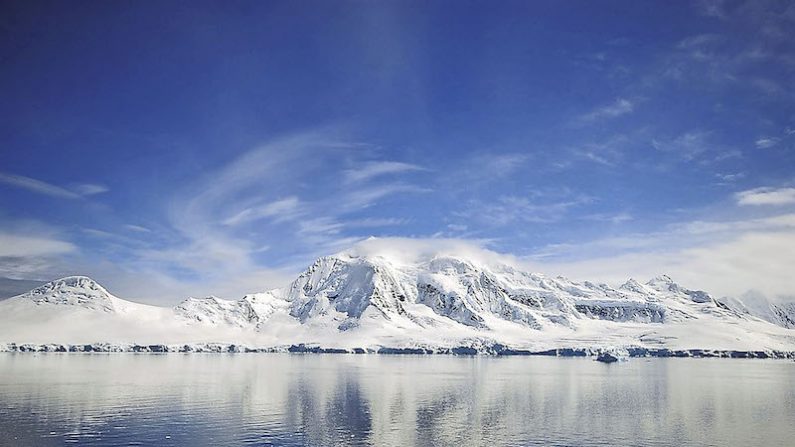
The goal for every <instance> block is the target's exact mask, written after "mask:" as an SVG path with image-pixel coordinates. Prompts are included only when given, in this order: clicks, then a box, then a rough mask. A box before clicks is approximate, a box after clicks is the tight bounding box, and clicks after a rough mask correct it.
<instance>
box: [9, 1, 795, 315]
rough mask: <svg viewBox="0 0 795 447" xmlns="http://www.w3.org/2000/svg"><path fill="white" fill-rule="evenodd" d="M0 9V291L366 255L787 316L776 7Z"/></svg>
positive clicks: (786, 129) (792, 227) (275, 278)
mask: <svg viewBox="0 0 795 447" xmlns="http://www.w3.org/2000/svg"><path fill="white" fill-rule="evenodd" d="M0 8H2V9H0V17H2V18H0V33H1V34H0V36H1V38H0V60H1V61H2V69H0V81H1V82H0V97H2V101H0V116H2V117H3V119H2V120H1V121H0V276H6V277H11V278H36V279H50V278H52V277H55V276H61V275H65V274H75V273H80V274H88V275H91V276H93V277H95V278H96V279H98V280H100V282H103V283H105V284H107V285H109V286H110V288H111V289H112V290H113V291H115V292H116V293H117V294H119V295H122V296H126V297H131V298H136V299H140V300H143V301H147V302H164V301H169V302H171V301H173V300H176V299H178V298H180V297H184V296H186V295H188V294H194V295H195V294H209V293H215V294H219V295H222V296H226V297H229V298H234V297H235V295H236V294H238V293H243V292H245V291H254V290H262V289H265V288H267V287H271V286H277V285H281V284H282V283H284V281H286V280H288V279H289V278H290V277H291V276H292V275H293V274H294V273H295V272H297V271H299V270H300V269H301V268H302V267H303V266H304V265H306V264H308V263H309V262H311V261H312V259H313V258H314V257H316V256H319V255H323V254H330V253H334V252H337V251H339V250H342V249H344V248H347V247H349V246H351V245H352V244H355V243H356V242H357V241H360V240H362V239H363V238H367V237H369V236H377V237H382V238H384V237H390V238H412V239H416V240H421V241H425V242H426V243H428V244H434V241H443V240H447V241H450V240H454V241H461V242H462V243H467V244H473V245H477V246H481V247H486V248H488V249H490V250H494V251H497V252H500V253H505V254H509V255H512V256H514V257H515V259H517V260H519V261H520V262H523V263H526V264H527V266H528V268H530V267H532V268H534V269H537V270H541V271H544V272H547V273H550V274H558V273H563V274H568V275H572V276H575V277H578V278H579V277H589V275H590V276H592V277H594V278H596V279H605V280H617V278H619V277H627V276H631V275H645V274H653V273H663V270H664V271H667V272H673V273H675V274H676V273H678V274H679V276H681V277H684V278H685V279H686V280H689V281H691V282H698V284H689V285H692V286H694V287H698V286H702V287H705V288H706V287H707V286H711V287H713V289H718V292H721V293H739V292H740V291H742V290H746V289H749V288H755V289H760V290H763V291H765V292H766V293H769V294H772V295H787V294H795V290H792V289H793V288H795V286H793V284H792V283H791V279H790V276H789V275H790V272H791V267H792V266H793V265H795V258H793V256H795V255H793V254H791V253H793V252H795V217H793V216H795V214H793V213H795V189H793V186H795V90H793V88H792V86H793V85H795V31H793V30H795V4H793V3H792V2H768V1H749V2H740V1H729V2H723V1H709V2H693V3H687V2H637V1H627V2H620V1H618V2H617V1H608V2H589V1H581V2H565V3H560V2H552V1H550V2H509V1H506V2H453V1H435V2H408V1H401V2H387V1H378V2H365V1H356V2H339V1H338V2H327V1H318V2H313V1H304V2H161V3H157V4H154V3H149V2H80V3H64V2H22V1H18V2H4V3H3V5H2V7H0ZM393 240H394V241H396V242H395V243H396V244H398V245H399V244H400V239H393Z"/></svg>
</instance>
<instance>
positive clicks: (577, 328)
mask: <svg viewBox="0 0 795 447" xmlns="http://www.w3.org/2000/svg"><path fill="white" fill-rule="evenodd" d="M751 298H752V297H744V299H732V298H722V299H720V300H716V299H714V298H713V297H712V296H711V295H709V294H708V293H706V292H703V291H698V290H691V289H688V288H686V287H683V286H682V285H679V284H677V283H676V282H674V281H673V280H672V279H671V278H669V277H667V276H659V277H657V278H654V279H652V280H650V281H648V282H647V283H645V284H641V283H640V282H638V281H635V280H632V279H630V280H629V281H627V282H626V283H625V284H623V285H622V286H620V287H618V288H613V287H610V286H608V285H606V284H595V283H592V282H588V281H586V282H582V283H580V282H575V281H571V280H568V279H566V278H562V277H555V278H552V277H548V276H545V275H542V274H538V273H528V272H523V271H520V270H518V269H516V268H514V267H512V266H510V265H507V264H503V263H499V262H495V261H494V260H488V261H484V260H482V259H477V258H476V257H467V256H465V255H464V256H455V255H444V256H441V255H434V256H426V257H423V258H416V257H412V258H406V257H400V256H384V255H382V254H378V253H361V252H356V251H353V250H350V251H347V252H342V253H339V254H337V255H334V256H327V257H323V258H320V259H318V260H317V261H315V262H314V263H313V264H312V265H311V266H310V267H309V268H307V269H306V270H305V271H304V272H303V273H301V274H300V275H299V276H298V278H297V279H296V280H295V281H294V282H293V283H292V284H290V285H289V286H288V287H286V288H284V289H276V290H271V291H267V292H262V293H256V294H251V295H246V296H245V297H243V298H241V299H240V300H238V301H230V300H223V299H220V298H216V297H207V298H198V299H197V298H188V299H186V300H185V301H183V302H182V303H180V304H178V305H177V306H175V307H173V308H166V307H157V306H149V305H143V304H138V303H134V302H130V301H126V300H123V299H121V298H117V297H115V296H113V295H111V294H110V293H109V292H108V291H107V290H105V289H104V288H103V287H102V286H100V285H99V284H97V283H96V282H95V281H93V280H91V279H90V278H87V277H82V276H73V277H67V278H62V279H58V280H56V281H53V282H50V283H47V284H45V285H43V286H41V287H38V288H36V289H33V290H31V291H30V292H28V293H25V294H22V295H19V296H16V297H13V298H10V299H8V300H5V301H2V302H0V346H2V345H3V344H6V343H18V344H21V343H36V344H45V343H62V344H80V343H117V344H130V343H142V344H167V345H171V344H179V343H237V344H241V345H246V346H252V347H259V348H270V347H273V348H278V347H283V346H288V345H294V344H302V343H303V344H308V345H319V346H322V347H327V348H344V349H352V348H365V349H372V348H376V347H392V348H403V347H416V346H421V347H431V348H432V347H456V346H476V345H482V344H483V343H500V344H503V345H506V346H509V347H511V348H515V349H526V350H532V351H541V350H546V349H560V348H603V347H622V346H636V347H647V348H668V349H713V350H759V351H767V350H771V351H795V330H793V326H795V305H791V304H790V305H785V304H772V303H769V302H767V301H763V298H760V297H753V298H754V299H753V300H752V299H751ZM751 302H753V304H749V303H751Z"/></svg>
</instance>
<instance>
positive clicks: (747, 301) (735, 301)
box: [720, 290, 795, 329]
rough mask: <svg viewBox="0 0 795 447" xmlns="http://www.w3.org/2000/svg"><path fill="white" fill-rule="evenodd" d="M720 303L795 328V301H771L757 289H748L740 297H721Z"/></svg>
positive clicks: (782, 325) (779, 324)
mask: <svg viewBox="0 0 795 447" xmlns="http://www.w3.org/2000/svg"><path fill="white" fill-rule="evenodd" d="M720 303H722V304H724V305H726V306H727V307H730V308H732V309H735V310H736V311H738V312H740V313H743V314H746V315H751V316H754V317H757V318H761V319H762V320H765V321H768V322H770V323H773V324H776V325H778V326H781V327H785V328H788V329H795V302H773V301H770V300H769V299H767V297H765V296H764V295H762V294H761V293H759V292H757V291H753V290H751V291H748V292H746V293H744V294H743V295H742V296H740V298H731V297H726V298H721V299H720Z"/></svg>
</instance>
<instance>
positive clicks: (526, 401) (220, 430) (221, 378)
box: [0, 353, 795, 447]
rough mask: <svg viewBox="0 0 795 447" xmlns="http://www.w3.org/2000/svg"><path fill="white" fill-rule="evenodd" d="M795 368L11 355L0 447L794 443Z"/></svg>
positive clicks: (3, 381)
mask: <svg viewBox="0 0 795 447" xmlns="http://www.w3.org/2000/svg"><path fill="white" fill-rule="evenodd" d="M794 440H795V362H792V361H785V360H729V359H675V358H668V359H632V360H630V361H628V362H621V363H616V364H611V365H605V364H601V363H598V362H594V361H593V360H591V359H583V358H544V357H506V358H493V357H454V356H410V355H406V356H400V355H395V356H389V355H318V354H292V355H291V354H165V355H156V354H30V353H27V354H10V353H8V354H0V445H1V446H49V445H92V446H94V445H96V446H117V445H145V446H169V445H175V446H176V445H179V446H216V447H218V446H233V445H234V446H237V445H263V446H265V445H285V446H299V445H317V446H344V445H354V446H360V445H367V446H369V445H373V446H412V445H419V446H446V445H454V446H457V447H458V446H503V445H505V446H524V445H561V446H563V445H570V446H613V445H644V446H677V447H683V446H751V445H753V446H791V445H795V444H793V442H795V441H794Z"/></svg>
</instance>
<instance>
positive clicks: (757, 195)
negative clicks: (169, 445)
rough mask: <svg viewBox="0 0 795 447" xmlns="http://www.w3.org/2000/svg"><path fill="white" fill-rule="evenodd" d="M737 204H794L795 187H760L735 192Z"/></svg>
mask: <svg viewBox="0 0 795 447" xmlns="http://www.w3.org/2000/svg"><path fill="white" fill-rule="evenodd" d="M735 198H736V199H737V204H738V205H791V204H795V188H771V187H762V188H754V189H749V190H747V191H740V192H738V193H736V194H735Z"/></svg>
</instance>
